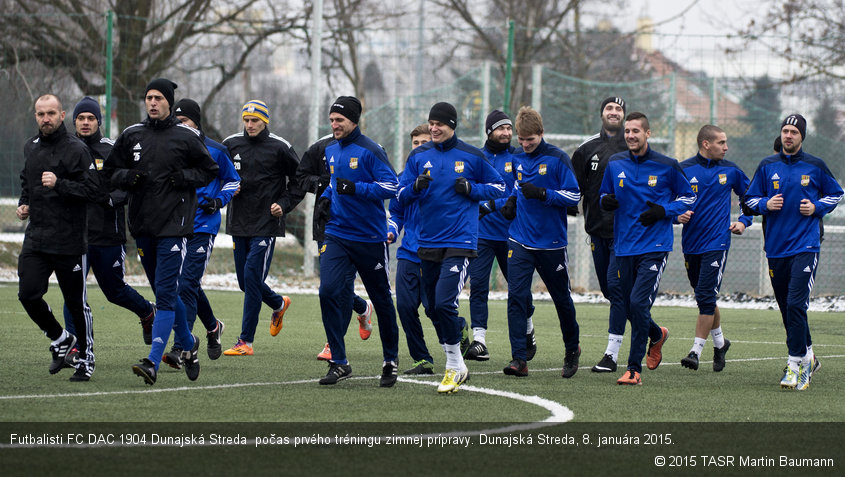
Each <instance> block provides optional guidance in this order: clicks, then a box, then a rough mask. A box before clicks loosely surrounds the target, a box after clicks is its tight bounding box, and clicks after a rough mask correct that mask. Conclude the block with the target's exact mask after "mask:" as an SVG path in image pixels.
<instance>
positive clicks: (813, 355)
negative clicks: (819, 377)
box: [807, 345, 816, 361]
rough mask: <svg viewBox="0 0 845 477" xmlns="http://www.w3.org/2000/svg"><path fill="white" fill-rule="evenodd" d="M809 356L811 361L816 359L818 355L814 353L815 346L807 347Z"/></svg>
mask: <svg viewBox="0 0 845 477" xmlns="http://www.w3.org/2000/svg"><path fill="white" fill-rule="evenodd" d="M807 354H809V355H810V361H814V360H815V359H814V358H815V357H816V353H814V352H813V345H810V346H807Z"/></svg>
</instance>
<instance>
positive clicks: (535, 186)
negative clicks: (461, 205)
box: [502, 106, 581, 378]
mask: <svg viewBox="0 0 845 477" xmlns="http://www.w3.org/2000/svg"><path fill="white" fill-rule="evenodd" d="M543 131H544V128H543V118H542V117H541V116H540V113H538V112H537V111H535V110H533V109H531V108H530V107H527V106H523V107H522V108H520V110H519V113H518V114H517V116H516V134H517V140H518V141H519V145H520V146H522V152H521V153H519V154H516V155H515V156H514V158H513V159H514V163H513V167H514V169H515V170H516V179H517V187H515V188H514V189H513V191H512V192H511V196H510V197H508V199H507V202H506V203H505V204H504V205H503V206H502V215H503V216H504V217H505V218H506V219H512V220H513V222H512V223H511V224H510V228H509V240H508V274H509V275H508V331H509V335H510V342H511V357H512V360H511V362H510V363H509V364H508V365H507V366H505V368H504V370H503V371H504V373H505V374H507V375H511V376H527V375H528V365H527V363H526V361H527V350H526V340H525V335H526V334H527V331H526V325H527V320H528V316H529V306H530V304H531V300H530V297H531V280H532V278H533V277H534V271H535V270H536V271H537V272H538V273H539V274H540V278H542V279H543V282H544V283H545V284H546V288H547V289H548V290H549V294H550V295H551V297H552V301H553V302H554V304H555V310H556V311H557V317H558V321H559V322H560V330H561V332H562V333H563V343H564V347H565V352H564V360H563V369H562V371H561V376H562V377H564V378H571V377H572V376H574V375H575V373H576V372H577V371H578V358H579V357H580V356H581V347H580V346H579V330H578V321H576V319H575V305H574V304H573V303H572V296H571V295H570V288H569V257H568V255H567V253H566V245H567V237H566V209H567V207H574V206H577V205H578V201H579V200H581V192H580V191H579V190H578V180H577V179H576V178H575V173H573V172H572V162H571V161H570V160H569V156H568V155H567V154H566V153H565V152H563V151H562V150H560V149H558V148H557V147H555V146H552V145H551V144H549V143H547V142H546V141H545V140H544V139H543Z"/></svg>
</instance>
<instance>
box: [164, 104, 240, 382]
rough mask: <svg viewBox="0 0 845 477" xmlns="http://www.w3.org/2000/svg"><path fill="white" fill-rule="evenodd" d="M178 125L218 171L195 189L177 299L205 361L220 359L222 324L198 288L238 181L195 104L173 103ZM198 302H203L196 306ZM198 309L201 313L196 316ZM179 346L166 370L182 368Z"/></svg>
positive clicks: (167, 360)
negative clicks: (190, 132)
mask: <svg viewBox="0 0 845 477" xmlns="http://www.w3.org/2000/svg"><path fill="white" fill-rule="evenodd" d="M173 114H174V115H175V116H176V118H177V119H178V120H179V121H182V124H185V125H186V126H190V127H192V128H194V129H196V130H197V131H199V133H200V137H202V140H203V143H204V144H205V147H206V148H208V152H209V153H210V154H211V157H212V158H213V159H214V161H215V162H216V163H217V166H218V167H219V168H220V169H219V170H218V172H217V177H215V178H214V180H213V181H211V182H210V183H209V184H208V185H206V186H205V187H200V188H198V189H197V203H198V204H199V206H198V207H197V211H196V214H195V215H194V233H193V235H192V236H191V237H190V238H189V239H188V245H187V247H186V248H185V262H184V263H183V264H182V275H181V276H180V277H179V298H180V299H181V300H182V303H183V304H184V305H185V315H186V318H187V320H188V328H190V329H191V330H192V331H193V329H194V322H195V321H196V319H197V315H199V317H200V321H202V324H203V326H204V327H205V334H206V341H205V344H206V352H207V353H208V357H209V359H217V358H219V357H220V353H221V351H222V346H221V345H220V336H221V335H222V334H223V329H224V328H225V326H224V324H223V322H222V321H220V320H218V319H217V318H215V317H214V313H213V311H212V309H211V305H210V304H209V303H208V299H207V298H206V297H205V293H202V288H201V286H200V284H201V281H202V276H203V275H204V274H205V268H206V266H207V265H208V260H209V259H210V258H211V251H212V250H213V249H214V239H215V238H216V237H217V232H218V231H219V230H220V221H221V217H220V210H221V209H222V208H223V207H225V206H226V204H228V203H229V201H230V200H231V199H232V196H233V195H234V194H235V192H236V191H237V190H238V187H239V186H240V180H241V177H240V176H239V175H238V173H237V172H236V171H235V166H234V165H233V164H232V160H231V158H230V157H229V151H227V150H226V147H225V146H223V145H222V144H220V143H219V142H217V141H214V140H212V139H211V138H209V137H208V136H206V135H205V133H203V131H202V112H201V110H200V106H199V104H197V102H196V101H194V100H192V99H189V98H182V99H180V100H179V101H177V102H176V105H175V107H174V113H173ZM200 302H205V303H204V304H203V306H201V307H200V306H199V303H200ZM200 308H202V313H198V311H199V309H200ZM181 357H182V344H181V343H180V342H179V339H178V338H176V339H174V340H173V348H172V349H171V350H170V352H168V353H166V354H165V355H164V356H163V357H162V360H163V361H164V362H165V363H167V365H168V366H170V367H172V368H176V369H180V368H181V367H182V360H181Z"/></svg>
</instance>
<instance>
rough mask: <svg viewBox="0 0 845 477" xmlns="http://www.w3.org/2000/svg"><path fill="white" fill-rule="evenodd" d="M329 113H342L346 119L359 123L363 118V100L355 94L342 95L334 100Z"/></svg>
mask: <svg viewBox="0 0 845 477" xmlns="http://www.w3.org/2000/svg"><path fill="white" fill-rule="evenodd" d="M329 113H330V114H331V113H338V114H342V115H343V116H344V117H346V119H348V120H350V121H352V122H353V123H355V124H358V121H360V120H361V101H359V100H358V98H356V97H355V96H340V97H338V98H337V99H336V100H334V103H333V104H332V108H331V109H330V110H329Z"/></svg>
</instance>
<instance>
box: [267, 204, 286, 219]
mask: <svg viewBox="0 0 845 477" xmlns="http://www.w3.org/2000/svg"><path fill="white" fill-rule="evenodd" d="M284 214H285V211H284V210H282V206H281V205H279V204H277V203H275V202H273V203H272V204H270V215H272V216H273V217H281V216H282V215H284Z"/></svg>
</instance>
